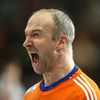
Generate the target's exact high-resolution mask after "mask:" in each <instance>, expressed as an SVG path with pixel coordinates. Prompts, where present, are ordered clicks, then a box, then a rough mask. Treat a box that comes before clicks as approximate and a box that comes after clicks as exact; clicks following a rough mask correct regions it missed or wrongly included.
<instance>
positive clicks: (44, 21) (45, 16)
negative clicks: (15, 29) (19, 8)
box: [25, 12, 55, 30]
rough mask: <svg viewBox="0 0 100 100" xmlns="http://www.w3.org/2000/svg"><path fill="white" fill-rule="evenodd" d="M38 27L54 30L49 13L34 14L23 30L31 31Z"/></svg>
mask: <svg viewBox="0 0 100 100" xmlns="http://www.w3.org/2000/svg"><path fill="white" fill-rule="evenodd" d="M39 27H41V28H45V29H47V30H50V29H54V27H55V23H54V21H53V17H52V14H51V13H50V12H43V13H36V14H34V15H32V16H31V18H30V19H29V21H28V23H27V27H26V29H25V30H27V29H29V28H30V30H32V29H35V28H39Z"/></svg>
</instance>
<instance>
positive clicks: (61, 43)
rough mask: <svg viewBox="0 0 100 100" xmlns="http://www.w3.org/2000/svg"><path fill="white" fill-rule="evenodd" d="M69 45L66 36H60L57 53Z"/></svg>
mask: <svg viewBox="0 0 100 100" xmlns="http://www.w3.org/2000/svg"><path fill="white" fill-rule="evenodd" d="M67 43H68V37H67V36H66V35H64V34H63V35H60V36H59V43H58V45H57V48H56V51H57V52H60V51H62V50H63V49H64V48H65V46H66V45H67Z"/></svg>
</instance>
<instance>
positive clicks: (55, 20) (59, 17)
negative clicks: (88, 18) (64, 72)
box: [31, 9, 75, 44]
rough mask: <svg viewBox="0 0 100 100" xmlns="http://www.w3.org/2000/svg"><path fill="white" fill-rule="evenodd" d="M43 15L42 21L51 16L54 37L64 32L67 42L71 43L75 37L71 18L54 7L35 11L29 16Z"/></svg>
mask: <svg viewBox="0 0 100 100" xmlns="http://www.w3.org/2000/svg"><path fill="white" fill-rule="evenodd" d="M41 15H42V16H44V18H43V21H48V18H51V21H50V22H51V23H52V24H53V29H54V37H53V38H54V39H55V38H57V37H58V36H59V35H60V34H65V35H66V36H67V37H68V43H69V44H72V42H73V40H74V37H75V28H74V24H73V22H72V20H71V19H70V18H69V16H68V15H67V14H65V13H64V12H62V11H60V10H56V9H41V10H38V11H37V12H35V13H34V14H33V15H32V16H31V18H34V17H39V16H41Z"/></svg>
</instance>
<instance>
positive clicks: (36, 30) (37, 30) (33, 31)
mask: <svg viewBox="0 0 100 100" xmlns="http://www.w3.org/2000/svg"><path fill="white" fill-rule="evenodd" d="M35 32H42V31H41V30H40V29H34V30H32V31H31V32H30V34H32V33H35ZM25 34H28V32H26V31H25Z"/></svg>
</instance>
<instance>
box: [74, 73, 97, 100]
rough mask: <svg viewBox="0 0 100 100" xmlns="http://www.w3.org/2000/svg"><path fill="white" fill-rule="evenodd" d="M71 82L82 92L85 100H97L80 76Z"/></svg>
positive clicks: (83, 78) (91, 89)
mask: <svg viewBox="0 0 100 100" xmlns="http://www.w3.org/2000/svg"><path fill="white" fill-rule="evenodd" d="M73 81H74V82H75V83H76V84H77V85H78V86H79V87H80V88H81V89H82V90H83V91H84V93H85V96H86V100H97V96H96V93H95V91H94V89H93V88H92V86H91V85H90V83H89V82H88V81H87V79H86V78H85V77H84V76H83V75H82V74H80V75H79V76H77V77H76V78H75V79H73Z"/></svg>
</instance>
